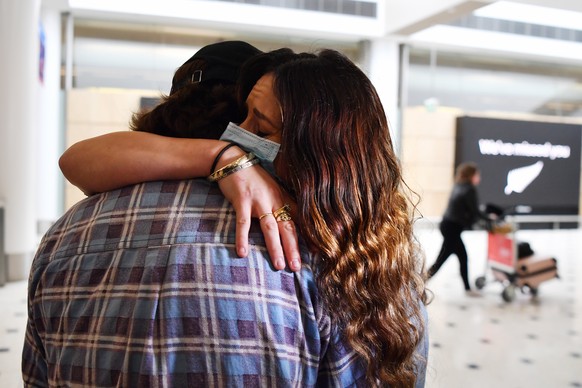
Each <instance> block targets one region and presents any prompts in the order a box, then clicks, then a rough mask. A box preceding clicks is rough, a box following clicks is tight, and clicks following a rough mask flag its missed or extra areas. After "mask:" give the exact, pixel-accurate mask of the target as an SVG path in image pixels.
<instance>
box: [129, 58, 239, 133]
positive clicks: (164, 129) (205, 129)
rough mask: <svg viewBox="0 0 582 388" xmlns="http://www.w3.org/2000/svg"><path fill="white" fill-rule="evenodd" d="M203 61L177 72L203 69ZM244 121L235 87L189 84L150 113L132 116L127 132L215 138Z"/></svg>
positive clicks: (215, 83) (205, 83) (195, 61)
mask: <svg viewBox="0 0 582 388" xmlns="http://www.w3.org/2000/svg"><path fill="white" fill-rule="evenodd" d="M204 66H205V61H204V60H202V59H197V60H194V61H192V62H189V63H187V64H185V65H183V66H182V67H180V68H179V69H178V70H177V71H176V76H177V77H179V76H180V73H190V72H192V71H193V70H192V69H201V70H203V69H204ZM243 119H244V111H243V109H241V107H240V104H239V103H238V100H237V97H236V86H235V85H233V84H228V83H219V82H203V83H189V84H187V85H185V86H183V87H181V88H180V89H179V90H177V91H176V92H175V93H173V94H171V95H169V96H164V97H162V101H161V103H160V104H159V105H157V106H156V107H155V108H153V109H152V110H151V111H147V112H139V113H136V114H134V116H133V118H132V120H131V123H130V129H132V130H134V131H143V132H151V133H155V134H158V135H163V136H170V137H183V138H200V139H218V138H220V136H221V135H222V133H223V132H224V129H225V128H226V126H227V125H228V123H229V122H230V121H232V122H236V123H239V122H241V121H242V120H243Z"/></svg>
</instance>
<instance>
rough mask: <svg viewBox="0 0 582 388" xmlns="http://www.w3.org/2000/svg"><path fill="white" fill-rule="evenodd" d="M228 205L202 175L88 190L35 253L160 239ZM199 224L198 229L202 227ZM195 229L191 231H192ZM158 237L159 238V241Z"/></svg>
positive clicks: (205, 220)
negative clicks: (85, 196)
mask: <svg viewBox="0 0 582 388" xmlns="http://www.w3.org/2000/svg"><path fill="white" fill-rule="evenodd" d="M229 210H230V208H229V206H228V203H227V202H226V200H225V199H224V197H223V196H222V194H221V193H220V190H219V189H218V187H217V186H216V185H212V184H210V182H207V181H205V180H201V179H196V180H174V181H155V182H146V183H140V184H136V185H132V186H127V187H123V188H120V189H117V190H111V191H107V192H104V193H100V194H95V195H92V196H90V197H88V198H85V199H83V200H81V201H80V202H78V203H77V204H75V205H73V206H72V207H71V208H70V209H69V210H68V211H67V212H65V214H64V215H63V216H62V217H61V218H59V219H58V220H57V221H56V222H55V224H54V225H53V226H52V227H51V228H50V229H49V231H48V232H47V233H46V234H45V236H44V238H43V240H42V242H41V245H40V247H39V250H38V254H40V255H42V254H45V255H53V256H54V254H55V253H57V252H59V253H60V254H62V255H67V254H68V253H67V252H72V251H77V252H80V249H81V247H82V249H81V250H82V251H86V250H91V249H92V248H93V249H96V250H98V249H112V248H113V247H115V246H117V245H119V244H120V243H121V242H123V243H124V245H125V246H126V247H131V246H133V245H135V244H138V242H139V243H140V244H142V245H144V244H147V243H161V240H163V239H166V240H168V241H173V240H172V238H173V237H174V236H176V235H183V234H185V233H182V229H188V230H189V231H190V232H195V231H196V229H193V228H194V220H196V222H195V223H196V228H197V229H201V228H200V226H201V225H202V224H205V223H212V222H211V219H212V218H214V217H216V215H217V214H220V213H221V212H222V213H225V212H228V211H229ZM202 229H203V228H202ZM194 234H195V233H194ZM158 240H160V241H158Z"/></svg>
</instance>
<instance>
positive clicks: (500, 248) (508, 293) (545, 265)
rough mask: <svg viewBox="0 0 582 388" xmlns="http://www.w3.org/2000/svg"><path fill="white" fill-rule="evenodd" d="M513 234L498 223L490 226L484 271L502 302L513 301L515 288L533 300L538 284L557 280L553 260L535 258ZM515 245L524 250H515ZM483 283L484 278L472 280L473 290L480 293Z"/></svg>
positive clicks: (507, 225) (511, 227)
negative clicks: (496, 283) (495, 284)
mask: <svg viewBox="0 0 582 388" xmlns="http://www.w3.org/2000/svg"><path fill="white" fill-rule="evenodd" d="M515 231H516V228H515V225H514V224H512V223H501V224H497V225H495V226H493V227H492V228H491V229H490V230H489V232H488V234H487V267H488V268H489V269H491V272H492V273H493V277H494V279H495V280H497V281H499V282H501V283H502V284H503V286H504V287H503V291H502V293H501V297H502V298H503V300H504V301H505V302H512V301H513V300H514V299H515V297H516V289H518V288H519V289H520V290H521V291H522V292H526V291H529V293H530V294H531V295H532V297H537V295H538V288H539V285H540V284H541V283H542V282H544V281H547V280H550V279H553V278H557V277H558V267H557V261H556V259H555V258H553V257H539V256H536V255H535V254H534V252H533V251H532V250H531V248H529V244H527V243H520V244H518V243H517V242H516V239H515ZM519 245H521V247H524V248H526V249H518V246H519ZM520 251H521V252H520ZM486 271H487V268H486ZM486 283H487V279H486V276H485V275H484V276H480V277H478V278H477V279H476V280H475V286H476V287H477V289H482V288H483V287H485V285H486Z"/></svg>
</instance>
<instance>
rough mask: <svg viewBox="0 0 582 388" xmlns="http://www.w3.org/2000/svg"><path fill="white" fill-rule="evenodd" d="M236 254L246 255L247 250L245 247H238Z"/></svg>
mask: <svg viewBox="0 0 582 388" xmlns="http://www.w3.org/2000/svg"><path fill="white" fill-rule="evenodd" d="M238 255H239V256H240V257H246V255H247V250H246V249H245V248H240V249H239V250H238Z"/></svg>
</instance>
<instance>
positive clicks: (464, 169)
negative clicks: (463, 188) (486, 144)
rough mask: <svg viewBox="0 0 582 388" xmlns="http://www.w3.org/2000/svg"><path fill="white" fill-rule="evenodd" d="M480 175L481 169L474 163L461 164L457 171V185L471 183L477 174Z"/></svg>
mask: <svg viewBox="0 0 582 388" xmlns="http://www.w3.org/2000/svg"><path fill="white" fill-rule="evenodd" d="M478 173H479V168H478V167H477V165H476V164H475V163H473V162H465V163H461V164H459V165H458V166H457V169H456V170H455V182H456V183H470V182H471V180H472V179H473V177H474V176H475V174H478Z"/></svg>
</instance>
